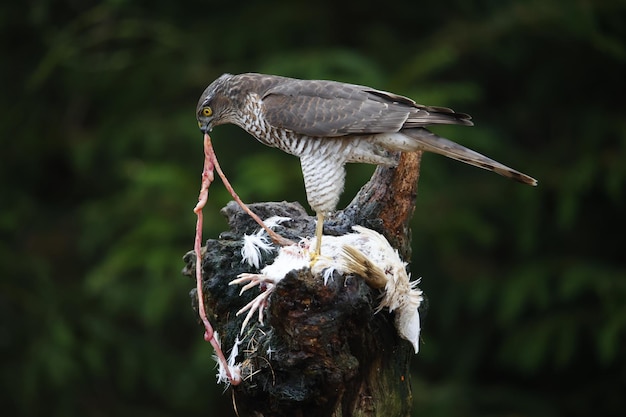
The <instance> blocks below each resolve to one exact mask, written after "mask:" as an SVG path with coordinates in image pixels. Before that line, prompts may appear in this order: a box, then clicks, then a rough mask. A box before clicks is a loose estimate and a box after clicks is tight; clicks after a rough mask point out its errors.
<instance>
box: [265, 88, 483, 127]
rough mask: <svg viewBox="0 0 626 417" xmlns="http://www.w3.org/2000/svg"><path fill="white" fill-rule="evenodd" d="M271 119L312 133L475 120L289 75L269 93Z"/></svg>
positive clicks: (379, 93)
mask: <svg viewBox="0 0 626 417" xmlns="http://www.w3.org/2000/svg"><path fill="white" fill-rule="evenodd" d="M262 100H263V111H264V117H265V120H266V121H267V122H268V123H270V124H271V125H272V126H274V127H278V128H281V129H287V130H290V131H294V132H297V133H300V134H304V135H308V136H320V137H337V136H345V135H351V134H375V133H389V132H397V131H399V130H400V129H402V128H411V127H421V126H425V125H429V124H470V125H471V122H469V116H467V115H462V114H460V113H454V112H453V111H452V110H449V109H446V108H441V107H427V106H422V105H419V104H416V103H415V102H414V101H413V100H411V99H409V98H407V97H403V96H399V95H396V94H393V93H388V92H385V91H380V90H375V89H372V88H369V87H364V86H360V85H354V84H346V83H339V82H335V81H308V80H291V79H289V80H286V81H284V82H281V83H279V84H277V85H275V86H273V87H272V88H270V89H269V90H267V92H266V93H265V94H264V95H263V97H262Z"/></svg>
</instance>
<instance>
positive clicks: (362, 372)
mask: <svg viewBox="0 0 626 417" xmlns="http://www.w3.org/2000/svg"><path fill="white" fill-rule="evenodd" d="M420 158H421V154H419V153H413V154H402V155H401V156H400V159H399V164H398V167H397V168H383V167H378V168H377V170H376V172H375V173H374V175H373V176H372V179H371V180H370V182H368V184H366V185H365V186H364V187H363V188H362V189H361V191H360V192H359V194H358V195H357V196H356V197H355V199H354V200H353V201H352V202H351V203H350V205H349V206H348V207H347V208H346V209H345V210H343V211H340V212H338V213H336V214H335V215H333V216H331V217H330V218H328V219H327V221H326V222H325V227H324V233H325V234H330V235H342V234H345V233H350V232H351V227H352V226H353V225H362V226H365V227H368V228H370V229H374V230H376V231H378V232H380V233H382V234H383V235H385V237H387V239H388V240H389V242H390V243H391V244H392V246H394V247H395V248H397V249H398V250H399V252H400V254H401V256H402V258H403V259H405V260H408V259H409V257H410V233H409V227H408V223H409V220H410V218H411V216H412V214H413V210H414V207H415V196H416V190H417V179H418V176H419V163H420ZM250 208H251V209H252V210H253V211H254V212H255V213H256V214H257V215H259V216H260V217H261V218H264V219H265V218H268V217H271V216H285V217H289V218H291V220H290V221H288V222H285V223H282V224H281V225H279V226H278V227H277V228H276V229H275V230H276V231H277V232H278V233H279V234H281V235H283V236H284V237H286V238H289V239H292V240H294V241H298V240H299V239H300V237H302V236H312V235H313V233H314V230H315V218H314V217H312V216H309V215H308V214H307V213H306V211H305V210H304V209H303V208H302V206H300V205H299V204H297V203H286V202H283V203H261V204H252V205H250ZM222 213H223V214H224V215H225V216H226V217H227V218H228V221H229V226H230V230H229V231H228V232H224V233H222V234H221V236H220V239H218V240H209V241H207V246H206V252H205V253H204V255H203V260H202V262H203V280H204V287H203V288H204V292H205V304H206V306H207V310H208V311H207V313H208V315H209V318H210V319H211V322H212V323H213V325H214V327H215V328H216V329H217V330H218V331H219V334H220V336H221V337H220V338H221V341H222V348H223V349H224V350H229V349H231V347H232V346H233V344H234V341H235V338H236V337H237V336H238V334H239V330H240V326H241V324H242V321H243V317H242V316H239V317H236V316H235V313H236V312H237V311H238V310H239V309H240V308H242V307H243V306H244V305H246V304H247V303H248V302H249V301H250V300H251V299H252V298H254V297H255V296H256V295H257V294H258V290H256V289H255V290H250V291H248V292H246V293H244V294H243V295H241V296H240V295H239V291H240V286H229V285H228V284H229V282H230V281H231V280H232V279H234V278H236V277H237V275H239V274H240V273H244V272H249V273H257V272H258V271H257V270H255V269H254V268H253V267H250V266H248V265H244V264H243V263H242V262H241V258H242V257H241V247H242V241H241V239H242V236H243V234H244V233H245V234H252V233H254V232H256V231H257V230H258V225H256V223H254V222H253V221H252V220H251V219H250V218H249V216H247V215H246V214H245V213H243V212H242V210H241V209H240V208H239V207H238V206H237V205H236V204H234V203H233V202H231V203H229V204H228V205H227V206H226V207H225V208H224V209H223V210H222ZM275 255H276V253H275V252H274V253H270V254H265V255H264V258H263V260H262V261H263V263H262V265H261V268H262V267H263V266H264V265H266V264H271V263H272V260H273V257H274V256H275ZM322 255H323V254H322ZM185 261H186V262H187V267H186V268H185V271H184V273H186V274H187V275H190V276H193V271H194V267H193V264H194V262H195V256H194V254H193V252H190V253H189V254H187V255H186V257H185ZM191 297H192V300H194V301H193V305H194V308H196V309H197V295H196V291H195V289H194V290H192V291H191ZM378 297H379V290H373V289H371V288H370V287H368V286H367V285H366V284H365V282H364V281H363V280H362V279H361V278H359V277H356V276H341V275H339V274H338V273H337V272H335V274H334V276H333V279H331V280H329V281H328V283H327V284H326V285H325V284H324V283H323V281H322V280H321V279H320V277H314V276H312V275H311V273H310V270H309V269H304V270H300V271H292V272H291V273H289V274H288V275H287V276H286V277H285V278H284V279H283V280H281V281H280V282H279V283H278V284H277V286H276V288H275V290H274V293H273V294H272V295H271V296H270V298H269V300H268V304H267V308H266V310H265V324H264V325H261V324H260V323H257V322H254V323H253V322H252V321H255V320H252V321H251V323H250V324H249V325H248V326H247V327H246V329H245V330H244V334H242V335H240V336H239V338H240V339H242V340H243V341H244V342H243V343H242V345H241V346H240V347H239V355H238V356H237V362H240V363H241V364H242V367H241V369H242V378H243V381H242V383H241V384H239V385H238V386H235V387H231V389H232V390H234V397H235V401H236V405H237V409H238V412H239V415H241V416H247V415H249V416H264V417H269V416H316V417H318V416H319V417H327V416H333V417H339V416H342V417H347V416H355V417H356V416H368V417H370V416H385V417H390V416H408V415H409V414H410V407H411V402H412V401H411V388H410V378H409V376H410V375H409V362H410V359H411V358H412V356H413V349H412V346H411V345H410V343H409V342H407V341H405V340H403V339H400V337H399V336H398V334H397V331H396V329H395V327H394V321H393V317H392V314H390V313H389V312H387V311H386V310H383V311H381V312H379V313H377V314H375V312H374V311H375V309H376V307H377V306H378ZM228 353H229V352H226V354H227V355H228Z"/></svg>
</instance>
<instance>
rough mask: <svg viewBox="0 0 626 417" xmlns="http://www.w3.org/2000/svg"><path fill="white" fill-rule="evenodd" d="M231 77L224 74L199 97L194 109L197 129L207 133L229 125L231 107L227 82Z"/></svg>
mask: <svg viewBox="0 0 626 417" xmlns="http://www.w3.org/2000/svg"><path fill="white" fill-rule="evenodd" d="M232 77H233V76H232V75H231V74H224V75H222V76H221V77H219V78H218V79H217V80H215V81H213V82H212V83H211V85H209V86H208V87H207V88H206V90H204V92H203V93H202V95H201V96H200V100H198V106H197V107H196V118H197V119H198V127H199V128H200V130H201V131H202V133H208V132H210V131H211V129H213V127H215V126H218V125H221V124H225V123H231V122H232V121H231V120H230V119H231V115H232V111H233V108H232V105H231V99H230V97H229V91H228V90H229V87H228V84H229V81H230V79H231V78H232Z"/></svg>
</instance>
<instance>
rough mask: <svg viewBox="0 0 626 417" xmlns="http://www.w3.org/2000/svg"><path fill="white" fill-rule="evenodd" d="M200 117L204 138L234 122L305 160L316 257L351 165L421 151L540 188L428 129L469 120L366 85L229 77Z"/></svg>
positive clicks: (210, 91)
mask: <svg viewBox="0 0 626 417" xmlns="http://www.w3.org/2000/svg"><path fill="white" fill-rule="evenodd" d="M196 116H197V119H198V126H199V127H200V130H201V131H202V132H203V133H205V134H207V133H208V132H210V131H211V130H212V129H213V127H215V126H218V125H222V124H226V123H231V124H234V125H237V126H239V127H241V128H242V129H244V130H245V131H247V132H248V133H249V134H251V135H252V136H254V137H255V138H256V139H257V140H259V141H260V142H262V143H264V144H265V145H268V146H272V147H276V148H279V149H281V150H283V151H285V152H287V153H290V154H292V155H295V156H297V157H299V158H300V163H301V167H302V174H303V177H304V185H305V188H306V194H307V200H308V202H309V204H310V205H311V208H312V209H313V210H314V211H315V213H316V214H317V226H316V233H315V235H316V243H317V245H316V247H315V248H316V249H315V251H316V254H317V255H319V250H320V248H321V238H322V232H323V221H324V216H325V215H327V214H328V213H330V212H333V211H334V210H335V209H336V207H337V203H338V201H339V196H340V195H341V193H342V191H343V187H344V183H345V168H344V165H345V164H346V163H348V162H361V163H369V164H377V165H389V166H393V165H395V164H396V160H395V159H394V158H393V157H392V156H391V155H390V152H394V151H403V152H414V151H419V150H424V151H430V152H434V153H438V154H441V155H444V156H447V157H449V158H453V159H456V160H459V161H462V162H465V163H468V164H470V165H474V166H477V167H479V168H484V169H487V170H490V171H494V172H496V173H498V174H500V175H503V176H505V177H509V178H512V179H514V180H517V181H519V182H522V183H525V184H530V185H536V184H537V181H536V180H535V179H534V178H531V177H529V176H528V175H525V174H523V173H521V172H519V171H516V170H514V169H511V168H509V167H507V166H505V165H503V164H501V163H499V162H496V161H494V160H493V159H490V158H487V157H486V156H484V155H481V154H479V153H478V152H475V151H472V150H471V149H468V148H466V147H464V146H461V145H459V144H457V143H454V142H452V141H450V140H448V139H445V138H442V137H440V136H437V135H435V134H434V133H432V132H430V131H428V130H427V129H425V126H428V125H437V124H448V125H449V124H452V125H463V126H472V125H473V123H472V121H471V117H470V116H469V115H467V114H463V113H456V112H454V111H453V110H451V109H448V108H445V107H436V106H424V105H421V104H417V103H416V102H415V101H413V100H411V99H410V98H408V97H403V96H400V95H397V94H394V93H390V92H387V91H382V90H377V89H374V88H371V87H366V86H362V85H355V84H348V83H341V82H336V81H324V80H299V79H294V78H287V77H281V76H276V75H264V74H255V73H247V74H239V75H231V74H224V75H222V76H220V77H219V78H218V79H216V80H215V81H214V82H213V83H211V85H209V86H208V87H207V88H206V89H205V90H204V92H203V93H202V96H201V97H200V100H199V101H198V106H197V108H196Z"/></svg>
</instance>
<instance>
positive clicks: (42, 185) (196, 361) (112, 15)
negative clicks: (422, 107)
mask: <svg viewBox="0 0 626 417" xmlns="http://www.w3.org/2000/svg"><path fill="white" fill-rule="evenodd" d="M0 31H1V33H2V37H1V40H0V42H1V44H2V51H3V52H2V59H1V62H0V71H1V75H2V84H3V87H2V94H0V100H1V103H2V105H1V108H2V114H1V115H0V140H1V141H2V142H1V148H0V187H1V193H0V237H1V238H0V265H1V267H2V270H1V274H2V278H1V280H0V317H1V318H0V349H1V353H2V364H1V368H2V371H1V375H2V379H1V383H2V386H1V393H0V399H1V404H2V410H3V412H4V415H23V416H40V415H46V416H49V417H56V416H90V417H99V416H163V417H166V416H218V415H219V416H228V415H234V413H233V412H232V407H231V398H230V395H229V393H228V392H226V393H224V392H223V387H221V386H217V385H216V383H215V363H214V361H213V360H212V359H211V356H212V350H211V347H210V346H209V345H208V344H207V343H205V342H203V340H202V330H201V328H200V326H199V325H198V324H197V321H196V318H195V315H194V312H193V310H192V308H191V301H190V299H189V295H188V292H189V290H190V289H191V288H192V287H193V285H194V283H193V282H191V281H190V280H189V279H188V278H185V277H183V276H182V275H181V273H180V271H181V269H182V267H183V262H182V256H183V255H184V254H185V252H187V251H188V250H189V249H191V248H192V245H193V234H194V226H195V215H194V214H193V212H192V209H193V207H194V205H195V203H196V199H197V195H198V194H197V193H198V190H199V186H200V172H201V170H202V160H203V156H202V138H201V134H200V132H199V131H198V129H197V125H196V121H195V116H194V111H195V106H196V102H197V99H198V97H199V96H200V93H201V92H202V91H203V89H204V88H205V87H206V86H207V85H208V84H209V83H210V82H211V81H212V80H213V79H215V78H216V77H217V76H219V75H220V74H222V73H224V72H232V73H238V72H247V71H255V72H267V73H274V74H281V75H288V76H295V77H302V78H326V79H336V80H341V81H347V82H352V83H361V84H367V85H370V86H373V87H376V88H379V89H385V90H390V91H393V92H396V93H399V94H403V95H407V96H410V97H412V98H414V99H416V101H418V102H420V103H424V104H431V105H440V106H449V107H452V108H454V109H455V110H457V111H461V112H466V113H470V114H471V115H472V116H473V117H474V121H475V124H476V126H475V127H472V128H463V127H457V126H455V127H449V128H445V129H443V128H441V129H437V132H438V133H441V134H444V135H445V136H447V137H449V138H451V139H454V140H457V141H459V142H460V143H462V144H464V145H467V146H469V147H471V148H473V149H476V150H478V151H480V152H483V153H485V154H487V155H489V156H491V157H493V158H495V159H497V160H499V161H501V162H503V163H506V164H508V165H510V166H512V167H514V168H517V169H519V170H521V171H523V172H525V173H528V174H529V175H532V176H534V177H536V178H537V179H538V180H539V186H538V187H537V188H531V187H525V186H523V185H520V184H517V183H515V182H512V181H508V180H506V179H504V178H501V177H499V176H497V175H494V174H491V173H488V172H486V171H482V170H478V169H475V168H472V167H468V166H465V165H463V164H460V163H457V162H455V161H451V160H447V159H445V158H443V157H440V156H437V155H430V154H428V155H425V156H424V158H423V162H422V172H421V178H420V183H419V193H418V199H417V209H416V212H415V216H414V219H413V223H412V236H413V258H412V262H411V270H412V274H413V276H414V277H422V284H421V287H422V289H423V290H424V291H425V292H426V294H427V295H428V298H429V309H428V313H427V315H426V317H425V319H424V321H423V323H422V327H423V334H422V339H423V344H422V348H421V351H420V353H419V354H418V355H416V356H415V357H414V358H413V361H412V386H413V397H414V410H413V415H415V416H420V417H439V416H446V417H456V416H459V417H460V416H468V417H472V416H503V417H504V416H541V417H555V416H618V415H619V416H623V415H625V414H624V413H626V396H625V395H624V393H625V392H626V255H625V254H624V245H625V243H626V242H625V238H624V235H625V233H626V212H625V208H626V204H625V202H626V104H625V100H624V94H625V93H626V81H625V80H626V4H625V2H624V1H620V0H594V1H591V0H517V1H513V0H511V1H503V0H498V1H490V0H450V1H447V2H417V1H395V2H382V3H381V2H372V1H361V2H358V3H353V4H351V3H348V2H345V3H342V2H339V1H336V0H332V1H327V0H320V1H317V2H306V3H302V4H300V3H298V2H295V1H282V0H264V1H257V0H254V1H246V2H243V1H231V2H218V1H199V0H196V1H180V2H176V1H163V0H151V1H141V0H140V1H129V0H107V1H100V2H96V1H78V0H65V1H45V0H40V1H31V2H18V1H13V2H3V3H2V5H0ZM212 138H213V142H214V145H215V147H216V151H217V154H218V157H219V158H220V161H221V164H222V167H223V168H224V170H225V171H226V174H227V175H228V176H229V178H230V180H231V181H232V183H233V186H234V187H235V189H236V190H237V191H238V193H239V194H240V196H241V197H242V198H243V200H244V201H247V202H258V201H272V200H278V201H280V200H297V201H300V202H301V203H302V204H303V205H305V207H308V206H307V205H306V197H305V194H304V187H303V185H302V178H301V173H300V171H299V164H298V160H297V159H296V158H294V157H291V156H289V155H285V154H283V153H281V152H280V151H277V150H275V149H270V148H266V147H264V146H263V145H260V144H259V143H257V142H256V141H255V140H254V139H252V138H251V137H250V136H248V135H247V134H245V133H244V132H242V131H240V130H239V129H237V128H234V127H226V126H225V127H219V128H216V129H215V130H214V131H213V133H212ZM372 171H373V167H369V166H350V167H349V171H348V182H347V186H346V192H345V193H344V201H343V203H344V204H345V203H346V202H347V201H349V200H350V199H351V197H352V196H354V195H355V193H356V192H357V190H358V189H359V187H361V186H362V185H363V184H364V183H365V182H366V181H367V179H368V177H369V175H370V174H371V172H372ZM228 201H229V196H228V195H227V193H226V191H225V190H224V188H223V187H222V186H221V184H220V183H219V182H216V183H215V184H214V185H213V186H212V187H211V195H210V201H209V204H208V206H207V207H206V208H205V211H204V212H205V222H206V223H205V224H206V228H205V238H207V237H216V236H217V235H218V234H219V233H220V232H221V231H223V230H225V229H226V222H225V220H224V219H223V218H222V216H221V215H220V214H219V209H220V208H221V207H223V206H224V205H225V204H226V203H227V202H228Z"/></svg>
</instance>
